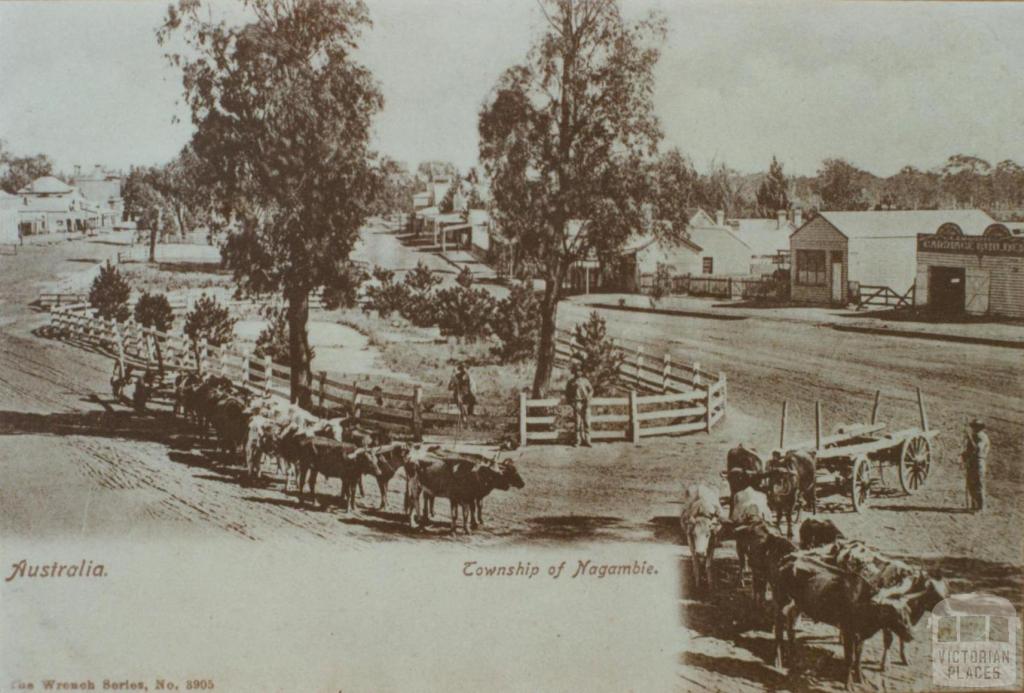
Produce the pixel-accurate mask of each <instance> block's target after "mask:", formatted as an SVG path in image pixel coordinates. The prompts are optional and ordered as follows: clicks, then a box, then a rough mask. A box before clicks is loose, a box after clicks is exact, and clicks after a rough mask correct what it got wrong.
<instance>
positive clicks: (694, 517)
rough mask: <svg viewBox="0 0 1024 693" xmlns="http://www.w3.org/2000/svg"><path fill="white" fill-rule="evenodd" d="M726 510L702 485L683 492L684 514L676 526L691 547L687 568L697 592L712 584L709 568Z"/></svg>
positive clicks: (712, 490)
mask: <svg viewBox="0 0 1024 693" xmlns="http://www.w3.org/2000/svg"><path fill="white" fill-rule="evenodd" d="M724 516H725V511H724V510H722V506H721V504H720V503H719V501H718V491H717V490H716V489H713V488H711V487H710V486H705V485H703V484H694V485H692V486H689V487H687V489H686V491H685V492H684V493H683V511H682V513H680V515H679V526H680V528H681V529H682V531H683V536H684V537H686V543H687V544H688V545H689V547H690V565H691V567H692V570H693V582H694V587H695V588H696V589H701V585H704V586H706V587H707V588H708V590H710V589H711V587H712V584H713V577H712V565H713V562H714V556H715V543H716V542H717V540H718V537H717V535H718V533H719V532H720V531H721V529H722V518H723V517H724Z"/></svg>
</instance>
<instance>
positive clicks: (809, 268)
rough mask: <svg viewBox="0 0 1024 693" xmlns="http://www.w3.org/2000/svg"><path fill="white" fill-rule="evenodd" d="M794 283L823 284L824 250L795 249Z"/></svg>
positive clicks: (806, 284)
mask: <svg viewBox="0 0 1024 693" xmlns="http://www.w3.org/2000/svg"><path fill="white" fill-rule="evenodd" d="M796 283H797V284H803V285H805V286H825V251H824V250H798V251H796Z"/></svg>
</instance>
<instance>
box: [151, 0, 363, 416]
mask: <svg viewBox="0 0 1024 693" xmlns="http://www.w3.org/2000/svg"><path fill="white" fill-rule="evenodd" d="M246 6H247V8H248V10H249V13H250V15H251V21H249V22H248V23H246V24H243V25H241V26H233V25H229V24H227V23H226V22H223V21H215V20H213V19H212V18H211V15H210V13H208V12H207V8H206V7H205V5H204V3H203V2H201V1H200V0H178V2H177V4H176V5H172V6H171V7H170V8H169V9H168V13H167V18H166V21H165V23H164V25H163V27H162V28H161V30H160V31H159V32H158V38H159V39H160V40H161V41H162V42H163V43H164V44H165V45H167V46H169V47H170V46H171V45H172V43H173V42H174V41H175V39H176V38H180V39H181V40H183V41H184V44H185V47H184V48H180V49H178V50H173V49H169V50H170V53H169V57H170V59H171V61H172V62H173V64H175V65H177V66H179V67H180V68H181V70H182V74H183V83H184V92H185V99H186V101H187V103H188V105H189V106H190V108H191V111H192V121H193V123H194V125H195V127H196V133H195V135H194V137H193V141H192V146H193V148H194V150H195V153H196V155H197V156H198V157H199V158H200V159H202V160H203V162H204V164H205V167H206V169H207V170H208V171H209V173H210V176H211V177H212V178H213V179H214V180H216V181H217V185H216V187H214V188H213V189H212V191H213V193H214V194H215V196H216V201H217V203H218V207H219V208H220V209H221V212H222V213H223V215H224V218H225V220H226V230H227V231H228V232H229V233H228V235H227V239H226V242H225V244H224V246H223V253H224V258H225V261H226V264H227V266H228V267H230V268H231V269H232V270H233V273H234V276H235V279H236V281H237V282H238V284H239V286H240V289H241V290H242V291H243V292H249V293H257V294H268V293H279V294H281V295H282V296H283V297H284V300H285V301H286V303H287V313H288V324H289V339H290V348H291V359H290V360H291V363H292V382H291V389H292V396H293V398H295V399H298V401H299V402H300V403H303V404H308V403H309V387H310V384H311V381H312V378H311V375H310V372H309V360H310V349H309V342H308V336H307V334H306V323H307V321H308V314H309V300H308V297H309V292H310V291H312V290H313V289H315V288H317V287H324V288H325V296H327V295H335V294H341V295H344V294H347V293H349V290H350V288H351V287H350V285H351V283H352V282H353V281H354V276H355V275H354V273H353V272H351V271H350V266H349V264H348V257H349V254H350V252H351V250H352V248H353V246H354V245H355V242H356V240H357V238H358V231H359V228H360V226H361V225H362V224H363V222H364V220H365V219H366V217H367V215H368V214H369V213H371V206H372V204H373V201H374V195H375V193H376V191H377V189H378V185H379V180H380V179H379V176H378V175H377V172H376V170H375V168H374V154H373V153H372V152H371V151H370V149H369V138H370V129H371V124H372V120H373V117H374V116H375V115H376V113H377V112H378V111H380V109H381V108H382V106H383V97H382V96H381V93H380V90H379V88H378V86H377V83H376V81H375V80H374V78H373V76H372V75H371V73H370V72H369V70H367V69H366V68H365V67H364V66H362V65H361V64H360V63H358V62H357V61H356V60H355V58H354V53H355V51H356V50H357V48H358V43H359V38H360V35H361V32H362V30H363V29H364V28H365V27H367V26H369V23H370V21H369V16H368V14H367V10H366V7H365V5H364V4H363V3H362V2H361V1H360V0H249V1H248V2H247V3H246ZM214 9H216V8H214Z"/></svg>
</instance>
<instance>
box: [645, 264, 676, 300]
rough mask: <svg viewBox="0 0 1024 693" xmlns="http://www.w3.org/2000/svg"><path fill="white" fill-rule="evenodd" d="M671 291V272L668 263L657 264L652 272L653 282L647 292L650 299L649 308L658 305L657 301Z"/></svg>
mask: <svg viewBox="0 0 1024 693" xmlns="http://www.w3.org/2000/svg"><path fill="white" fill-rule="evenodd" d="M671 293H672V272H671V270H670V269H669V267H668V265H661V264H659V265H658V269H657V270H656V271H655V273H654V283H653V284H652V285H651V291H650V293H649V294H648V295H649V296H650V299H651V308H656V307H657V306H658V301H660V300H661V299H663V298H665V297H666V296H668V295H669V294H671Z"/></svg>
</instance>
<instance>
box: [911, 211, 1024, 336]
mask: <svg viewBox="0 0 1024 693" xmlns="http://www.w3.org/2000/svg"><path fill="white" fill-rule="evenodd" d="M915 292H916V303H917V305H921V306H928V307H929V308H931V309H932V310H934V311H936V312H939V313H942V314H947V315H958V314H965V313H966V314H968V315H976V316H981V315H991V316H1000V317H1010V318H1024V237H1021V236H1020V235H1017V234H1015V233H1013V232H1012V231H1011V230H1010V229H1009V228H1008V227H1007V226H1006V225H1004V224H998V223H996V224H992V225H990V226H989V227H988V228H986V229H985V231H984V232H983V233H982V234H981V235H980V236H979V235H967V234H965V233H964V232H963V230H962V229H961V228H960V227H959V226H958V225H956V224H953V223H946V224H943V225H942V226H940V227H939V228H938V230H937V231H936V232H935V233H934V234H919V235H918V237H917V281H916V283H915Z"/></svg>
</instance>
